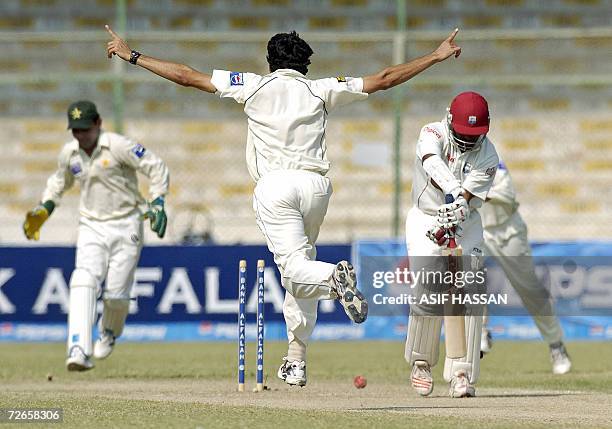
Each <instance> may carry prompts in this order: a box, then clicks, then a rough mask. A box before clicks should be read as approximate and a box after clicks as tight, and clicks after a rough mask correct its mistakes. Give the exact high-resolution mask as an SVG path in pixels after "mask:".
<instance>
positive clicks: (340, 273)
mask: <svg viewBox="0 0 612 429" xmlns="http://www.w3.org/2000/svg"><path fill="white" fill-rule="evenodd" d="M332 280H333V286H332V289H333V291H334V292H335V293H336V295H338V301H340V304H342V307H343V308H344V311H345V313H346V314H347V316H348V317H349V318H350V319H351V320H352V321H353V322H355V323H363V322H364V321H365V320H366V319H367V317H368V302H367V301H366V298H365V296H363V294H362V293H361V292H359V290H358V289H357V276H356V275H355V269H354V268H353V266H352V265H351V264H349V263H348V262H347V261H341V262H338V264H337V265H336V268H335V269H334V273H333V275H332Z"/></svg>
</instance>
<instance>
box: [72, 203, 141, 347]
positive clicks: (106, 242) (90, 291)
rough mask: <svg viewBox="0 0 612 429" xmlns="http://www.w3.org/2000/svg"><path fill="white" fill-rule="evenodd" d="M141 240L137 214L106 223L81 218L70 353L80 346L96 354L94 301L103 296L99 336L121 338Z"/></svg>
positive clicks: (139, 221)
mask: <svg viewBox="0 0 612 429" xmlns="http://www.w3.org/2000/svg"><path fill="white" fill-rule="evenodd" d="M142 240H143V225H142V220H141V218H140V213H139V212H138V211H134V213H133V214H131V215H129V216H126V217H123V218H120V219H113V220H107V221H98V220H93V219H88V218H86V217H81V219H80V221H79V236H78V239H77V251H76V264H75V269H74V271H73V273H72V276H71V278H70V308H69V314H68V353H70V351H71V350H72V348H73V347H75V346H78V347H80V348H81V349H82V350H83V352H84V353H85V354H86V355H88V356H89V355H91V354H92V352H93V341H92V330H93V323H94V322H95V316H96V306H95V305H96V296H98V295H99V294H100V290H102V298H103V301H104V311H103V313H102V317H101V319H100V330H105V331H111V333H112V335H113V336H115V337H118V336H120V335H121V333H122V332H123V327H124V325H125V319H126V317H127V314H128V310H129V298H130V291H131V289H132V284H133V282H134V272H135V270H136V265H137V264H138V259H139V258H140V251H141V249H142Z"/></svg>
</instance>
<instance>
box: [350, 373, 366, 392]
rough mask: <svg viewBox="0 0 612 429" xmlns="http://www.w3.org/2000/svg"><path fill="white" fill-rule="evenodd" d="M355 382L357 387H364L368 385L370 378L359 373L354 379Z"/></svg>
mask: <svg viewBox="0 0 612 429" xmlns="http://www.w3.org/2000/svg"><path fill="white" fill-rule="evenodd" d="M353 384H354V385H355V387H356V388H357V389H363V388H364V387H366V386H367V385H368V380H366V378H365V377H364V376H363V375H358V376H357V377H355V379H354V380H353Z"/></svg>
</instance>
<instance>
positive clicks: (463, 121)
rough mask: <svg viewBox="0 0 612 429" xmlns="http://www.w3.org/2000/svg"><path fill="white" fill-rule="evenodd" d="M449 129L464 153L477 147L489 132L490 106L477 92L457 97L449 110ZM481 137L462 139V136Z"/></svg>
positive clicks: (465, 93)
mask: <svg viewBox="0 0 612 429" xmlns="http://www.w3.org/2000/svg"><path fill="white" fill-rule="evenodd" d="M447 119H448V121H447V122H448V128H449V131H450V136H451V138H452V140H453V141H454V142H455V144H457V146H458V147H459V149H461V151H462V152H465V151H466V150H471V149H474V148H475V147H477V146H478V145H479V144H480V143H482V141H483V140H484V137H485V136H486V134H487V133H488V132H489V122H490V117H489V104H488V103H487V100H485V99H484V97H483V96H482V95H480V94H478V93H476V92H472V91H468V92H462V93H461V94H459V95H457V96H456V97H455V98H454V99H453V101H452V102H451V105H450V107H449V108H448V118H447ZM458 134H459V135H460V136H465V137H467V136H469V137H479V138H477V139H462V138H461V137H460V136H458Z"/></svg>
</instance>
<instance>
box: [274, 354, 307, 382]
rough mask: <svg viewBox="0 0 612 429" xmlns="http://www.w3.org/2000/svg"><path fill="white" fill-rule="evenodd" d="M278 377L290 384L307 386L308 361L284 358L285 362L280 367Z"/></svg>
mask: <svg viewBox="0 0 612 429" xmlns="http://www.w3.org/2000/svg"><path fill="white" fill-rule="evenodd" d="M277 375H278V378H280V379H281V380H283V381H284V382H285V383H287V384H288V385H290V386H300V387H304V386H306V362H304V361H303V360H294V361H291V362H290V361H289V359H288V358H287V357H284V358H283V363H282V364H281V366H280V368H278V373H277Z"/></svg>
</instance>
